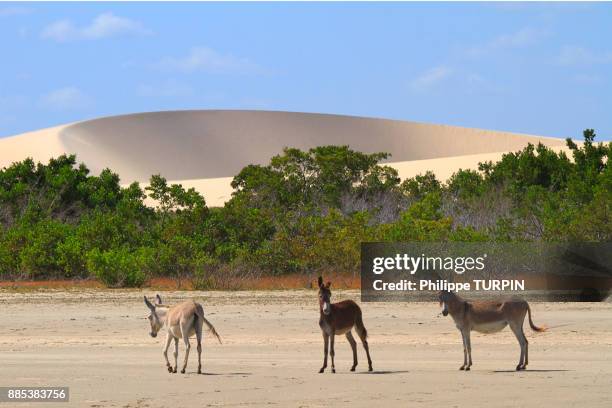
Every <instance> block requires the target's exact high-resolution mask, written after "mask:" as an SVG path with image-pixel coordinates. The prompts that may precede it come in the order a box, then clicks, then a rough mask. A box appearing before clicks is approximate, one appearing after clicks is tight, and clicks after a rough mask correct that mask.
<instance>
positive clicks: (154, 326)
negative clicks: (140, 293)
mask: <svg viewBox="0 0 612 408" xmlns="http://www.w3.org/2000/svg"><path fill="white" fill-rule="evenodd" d="M144 302H145V305H147V307H148V308H149V310H151V314H150V315H149V317H148V319H149V323H150V324H151V332H150V333H149V334H150V335H151V337H157V333H158V332H159V330H160V329H161V328H162V326H163V323H162V322H161V320H160V319H159V315H158V314H157V312H156V310H155V308H156V307H157V306H159V305H161V303H162V300H161V297H160V296H159V295H157V296H156V297H155V304H153V303H151V302H150V301H149V299H147V297H146V296H145V297H144Z"/></svg>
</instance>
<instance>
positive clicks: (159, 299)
mask: <svg viewBox="0 0 612 408" xmlns="http://www.w3.org/2000/svg"><path fill="white" fill-rule="evenodd" d="M155 299H157V304H158V305H161V304H162V300H161V296H159V293H158V294H157V295H155Z"/></svg>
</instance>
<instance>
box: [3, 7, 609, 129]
mask: <svg viewBox="0 0 612 408" xmlns="http://www.w3.org/2000/svg"><path fill="white" fill-rule="evenodd" d="M611 39H612V4H610V3H597V4H595V3H589V4H577V3H569V4H567V3H564V4H555V3H552V4H543V3H536V4H524V3H511V4H510V3H507V4H504V3H496V4H479V3H463V4H450V3H429V4H423V3H402V4H397V3H389V4H380V3H378V4H373V3H369V4H364V3H358V4H357V3H355V4H351V3H310V4H306V3H291V4H289V3H260V4H257V3H248V4H247V3H223V4H220V3H172V4H171V3H128V4H125V3H123V4H120V3H88V4H84V3H44V4H42V3H0V137H1V136H8V135H12V134H17V133H21V132H24V131H28V130H35V129H39V128H43V127H48V126H53V125H58V124H62V123H66V122H71V121H76V120H82V119H87V118H93V117H98V116H106V115H114V114H122V113H131V112H142V111H154V110H173V109H271V110H289V111H306V112H324V113H338V114H349V115H362V116H373V117H385V118H394V119H405V120H415V121H422V122H432V123H441V124H451V125H459V126H468V127H479V128H487V129H498V130H508V131H516V132H524V133H532V134H541V135H550V136H559V137H567V136H572V137H580V135H581V132H582V129H584V128H586V127H590V128H595V129H596V131H597V133H598V134H599V136H600V137H599V138H600V140H601V139H610V138H611V136H612V121H611V120H610V118H611V116H610V115H611V112H612V111H611V108H612V77H611V73H612V41H610V40H611Z"/></svg>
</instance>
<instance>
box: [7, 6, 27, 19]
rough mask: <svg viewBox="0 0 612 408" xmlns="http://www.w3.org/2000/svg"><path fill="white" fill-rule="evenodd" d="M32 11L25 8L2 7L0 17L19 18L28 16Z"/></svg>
mask: <svg viewBox="0 0 612 408" xmlns="http://www.w3.org/2000/svg"><path fill="white" fill-rule="evenodd" d="M31 11H32V10H30V9H29V8H25V7H2V8H0V17H11V16H20V15H23V14H29V13H31Z"/></svg>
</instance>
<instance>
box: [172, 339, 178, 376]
mask: <svg viewBox="0 0 612 408" xmlns="http://www.w3.org/2000/svg"><path fill="white" fill-rule="evenodd" d="M177 368H178V337H175V338H174V370H172V372H173V373H176V369H177Z"/></svg>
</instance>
